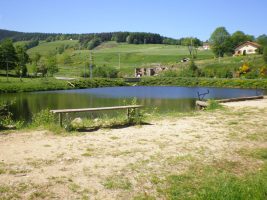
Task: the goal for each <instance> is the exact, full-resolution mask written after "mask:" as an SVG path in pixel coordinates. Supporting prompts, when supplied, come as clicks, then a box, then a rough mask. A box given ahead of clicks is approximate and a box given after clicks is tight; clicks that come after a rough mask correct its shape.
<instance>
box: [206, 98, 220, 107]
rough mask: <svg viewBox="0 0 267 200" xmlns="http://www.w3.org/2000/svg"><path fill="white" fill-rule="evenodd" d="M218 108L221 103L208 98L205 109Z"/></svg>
mask: <svg viewBox="0 0 267 200" xmlns="http://www.w3.org/2000/svg"><path fill="white" fill-rule="evenodd" d="M219 108H222V105H220V104H219V103H218V102H217V101H215V100H213V99H209V100H208V106H207V108H206V110H216V109H219Z"/></svg>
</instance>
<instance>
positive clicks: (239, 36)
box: [231, 31, 254, 48]
mask: <svg viewBox="0 0 267 200" xmlns="http://www.w3.org/2000/svg"><path fill="white" fill-rule="evenodd" d="M253 40H254V37H253V36H252V35H246V34H245V33H244V32H242V31H236V32H234V33H233V34H232V36H231V42H232V46H233V48H235V47H236V46H238V45H240V44H242V43H243V42H246V41H253Z"/></svg>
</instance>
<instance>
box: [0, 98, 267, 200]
mask: <svg viewBox="0 0 267 200" xmlns="http://www.w3.org/2000/svg"><path fill="white" fill-rule="evenodd" d="M244 103H245V102H244ZM244 103H242V105H244ZM230 104H231V105H230ZM260 104H261V105H266V104H267V102H266V100H264V102H262V103H260ZM226 105H229V106H232V103H229V104H226ZM239 105H240V104H239ZM247 105H248V104H246V106H247ZM253 105H255V104H253ZM257 106H258V105H257ZM235 107H236V106H235ZM266 121H267V106H266V107H265V106H264V107H262V106H259V108H257V109H249V108H246V109H244V108H242V109H240V108H235V109H226V110H220V111H214V112H199V113H196V114H194V115H192V116H184V117H171V116H170V117H168V118H166V119H163V120H158V121H155V122H152V124H151V125H144V126H141V127H138V126H137V127H128V128H123V129H113V130H99V131H96V132H90V133H84V134H74V135H70V136H56V135H53V134H52V133H49V132H48V131H44V130H40V131H30V132H14V133H10V134H1V133H0V144H1V145H0V152H1V153H0V198H1V197H7V196H8V197H10V196H11V197H14V198H18V199H28V198H32V199H38V198H44V199H51V198H56V199H132V198H134V197H136V196H138V195H143V194H150V195H152V196H155V197H157V198H163V197H161V196H160V194H159V193H158V192H157V188H156V186H155V185H154V182H153V177H157V178H159V179H161V178H164V177H165V176H166V175H169V174H172V173H176V174H177V173H178V174H179V173H183V172H184V171H185V170H187V169H188V167H189V166H190V165H191V164H192V163H194V162H201V163H207V164H212V163H214V162H217V161H218V162H219V161H223V162H224V161H225V160H227V161H234V162H238V163H239V167H238V169H237V173H239V172H240V171H242V166H247V163H248V162H249V160H246V159H245V160H244V159H242V158H241V157H240V156H239V154H238V153H237V151H238V150H239V149H242V148H254V147H267V145H266V134H267V126H266ZM257 164H259V163H254V164H253V165H251V168H253V167H255V166H257ZM1 191H7V192H2V193H1Z"/></svg>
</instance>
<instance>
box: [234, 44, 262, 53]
mask: <svg viewBox="0 0 267 200" xmlns="http://www.w3.org/2000/svg"><path fill="white" fill-rule="evenodd" d="M259 47H260V45H259V44H257V43H255V42H250V41H247V42H244V43H242V44H240V45H238V46H237V47H236V48H235V54H234V55H235V56H238V55H246V54H255V53H257V51H256V50H257V49H258V48H259Z"/></svg>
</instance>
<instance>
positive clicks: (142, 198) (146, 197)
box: [133, 193, 156, 200]
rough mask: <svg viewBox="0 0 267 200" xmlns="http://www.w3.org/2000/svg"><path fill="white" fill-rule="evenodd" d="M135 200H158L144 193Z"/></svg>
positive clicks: (134, 199)
mask: <svg viewBox="0 0 267 200" xmlns="http://www.w3.org/2000/svg"><path fill="white" fill-rule="evenodd" d="M133 200H156V198H155V197H153V196H150V195H148V194H146V193H144V194H139V195H137V196H135V197H134V198H133Z"/></svg>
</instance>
